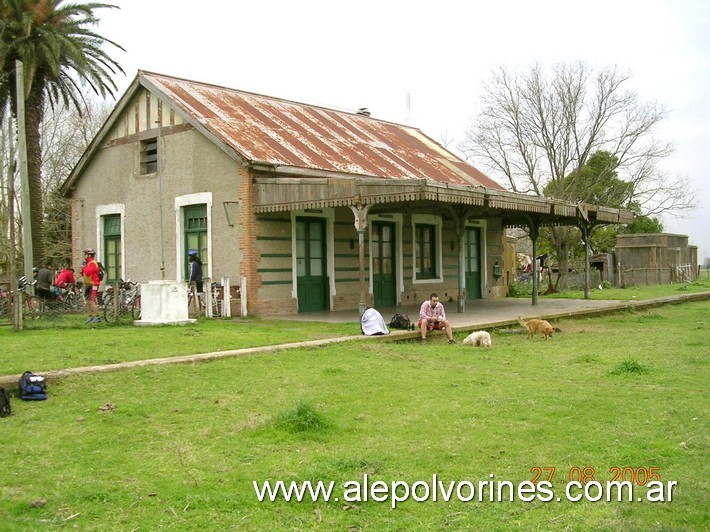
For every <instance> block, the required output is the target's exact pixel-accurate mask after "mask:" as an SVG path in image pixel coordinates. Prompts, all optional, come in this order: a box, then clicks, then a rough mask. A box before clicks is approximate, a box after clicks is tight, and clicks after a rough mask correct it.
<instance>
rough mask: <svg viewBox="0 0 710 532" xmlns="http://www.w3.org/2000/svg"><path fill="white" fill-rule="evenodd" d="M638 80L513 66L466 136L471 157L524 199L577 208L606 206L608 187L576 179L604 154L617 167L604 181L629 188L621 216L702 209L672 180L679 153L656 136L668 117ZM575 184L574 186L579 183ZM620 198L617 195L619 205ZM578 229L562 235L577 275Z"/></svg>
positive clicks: (488, 89)
mask: <svg viewBox="0 0 710 532" xmlns="http://www.w3.org/2000/svg"><path fill="white" fill-rule="evenodd" d="M628 79H629V75H628V74H626V73H623V72H621V71H619V69H617V68H616V67H607V68H603V69H600V70H594V69H592V68H591V67H589V66H587V65H586V64H584V63H582V62H576V63H572V64H558V65H555V66H554V67H553V68H552V69H551V71H550V72H549V74H548V73H547V72H546V71H545V70H543V68H542V67H541V66H539V65H533V66H531V67H529V69H528V70H527V71H524V72H520V73H513V72H509V71H508V70H507V69H506V68H505V67H501V68H500V69H498V70H497V71H495V72H494V73H493V75H492V77H491V79H490V80H489V81H488V82H487V83H486V84H485V85H484V87H483V96H482V111H481V113H480V115H479V117H478V118H477V119H476V120H475V122H474V123H473V125H472V126H471V127H470V128H469V129H468V131H467V132H466V138H465V140H464V142H463V143H462V146H461V147H460V148H461V150H462V151H463V152H464V153H465V154H466V155H467V156H468V157H470V158H472V159H473V160H474V161H475V162H476V164H479V165H481V166H483V167H486V168H487V169H488V170H489V171H491V172H492V174H493V175H501V174H502V175H503V176H505V178H506V179H507V181H508V183H509V185H510V187H511V189H512V190H513V191H515V192H520V193H527V194H534V195H537V196H543V195H548V196H552V197H557V198H560V199H565V200H570V201H590V199H592V197H593V196H592V195H593V194H594V199H595V200H597V201H599V200H600V199H602V200H603V199H604V198H599V194H598V192H599V190H598V187H597V189H596V190H595V189H594V188H590V187H588V186H587V185H588V181H585V180H584V179H575V175H578V174H580V173H581V171H582V169H583V168H584V167H585V166H586V165H587V163H588V161H589V158H590V157H591V156H592V155H593V154H594V153H596V152H598V151H605V152H607V153H608V154H609V155H610V157H609V159H608V160H609V161H611V162H613V164H610V165H609V167H608V168H606V169H605V170H604V171H603V172H601V175H600V176H599V177H600V179H604V178H606V177H607V176H608V175H611V174H616V175H617V176H618V178H619V179H620V180H621V181H623V182H625V183H628V185H625V186H624V187H623V189H624V194H625V197H624V198H623V202H622V204H621V205H617V206H619V207H627V208H630V207H632V206H633V207H634V208H635V209H636V210H640V211H641V212H643V213H644V214H647V215H651V214H660V213H662V212H667V211H680V210H684V209H690V208H693V207H694V206H695V200H694V197H693V194H692V191H691V190H690V188H689V182H688V179H687V178H685V177H680V176H677V177H671V176H669V175H667V174H665V173H663V172H662V171H661V170H660V168H659V162H660V161H661V160H663V159H664V158H665V157H667V156H668V155H670V154H671V153H672V149H673V147H672V145H671V144H670V143H668V142H663V141H661V140H659V139H657V138H656V137H655V134H654V133H655V129H656V128H657V126H658V125H659V124H660V123H661V122H662V121H663V119H664V118H665V117H666V115H667V111H666V110H665V109H664V108H663V107H662V106H660V105H658V104H656V103H655V102H641V101H640V100H639V97H638V95H637V94H636V93H635V92H633V91H630V90H626V89H625V87H624V84H625V83H626V82H627V81H628ZM570 177H571V178H570ZM618 194H619V190H615V191H610V197H618ZM569 231H570V229H569V228H559V229H557V228H553V229H552V236H551V239H552V241H553V243H554V245H555V247H556V252H557V259H558V261H559V263H560V271H561V272H563V275H564V272H566V271H567V259H568V254H569V249H566V248H567V246H566V244H564V243H565V242H569V240H570V239H569V235H568V234H565V233H569Z"/></svg>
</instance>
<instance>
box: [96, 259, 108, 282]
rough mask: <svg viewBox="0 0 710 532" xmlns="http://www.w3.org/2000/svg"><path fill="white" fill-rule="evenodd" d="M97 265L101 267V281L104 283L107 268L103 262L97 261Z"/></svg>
mask: <svg viewBox="0 0 710 532" xmlns="http://www.w3.org/2000/svg"><path fill="white" fill-rule="evenodd" d="M96 265H97V266H98V267H99V281H103V280H104V277H106V268H104V265H103V263H102V262H101V261H96Z"/></svg>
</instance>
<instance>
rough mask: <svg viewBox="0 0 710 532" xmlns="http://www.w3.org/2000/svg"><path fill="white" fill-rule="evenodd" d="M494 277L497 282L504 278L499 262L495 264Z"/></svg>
mask: <svg viewBox="0 0 710 532" xmlns="http://www.w3.org/2000/svg"><path fill="white" fill-rule="evenodd" d="M493 277H494V278H495V280H496V281H497V280H498V279H500V278H501V277H503V272H501V271H500V264H498V261H495V262H494V263H493Z"/></svg>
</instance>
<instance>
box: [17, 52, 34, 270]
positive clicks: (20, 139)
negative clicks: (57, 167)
mask: <svg viewBox="0 0 710 532" xmlns="http://www.w3.org/2000/svg"><path fill="white" fill-rule="evenodd" d="M15 90H16V92H17V148H18V157H19V160H20V168H19V170H20V201H21V203H22V240H23V241H24V244H25V246H24V247H25V253H24V257H25V263H24V264H25V277H27V282H28V283H31V282H32V263H33V262H34V257H33V253H32V214H31V210H30V179H29V176H28V173H27V136H26V134H25V78H24V69H23V68H22V61H19V60H16V61H15Z"/></svg>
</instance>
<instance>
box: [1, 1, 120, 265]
mask: <svg viewBox="0 0 710 532" xmlns="http://www.w3.org/2000/svg"><path fill="white" fill-rule="evenodd" d="M63 2H64V0H0V115H2V114H4V113H5V112H6V111H7V109H8V107H10V108H11V109H12V112H13V114H15V113H16V110H17V105H16V103H17V101H16V94H15V72H16V67H15V62H16V60H20V61H22V64H23V71H24V76H23V77H24V86H25V130H26V136H27V170H28V176H29V192H30V207H31V208H30V211H31V213H30V219H31V224H32V249H33V253H34V258H35V263H37V264H39V263H41V262H42V261H43V260H44V259H45V252H44V206H43V198H42V177H41V174H42V154H41V150H40V125H41V124H42V120H43V117H44V109H45V107H44V106H45V104H49V105H51V106H54V105H56V104H60V103H61V104H62V105H64V106H74V107H76V108H77V109H81V106H80V105H79V104H80V102H81V101H82V100H83V98H84V96H83V94H82V89H84V87H85V85H88V86H89V87H91V90H93V92H94V93H96V94H98V95H101V96H102V97H106V96H108V95H110V96H114V93H115V91H116V90H117V87H116V84H115V83H114V81H113V79H112V77H111V76H112V75H115V74H116V73H118V72H121V73H124V72H123V69H122V68H121V66H120V65H119V64H118V63H117V62H116V61H115V60H113V59H112V58H111V57H110V56H109V55H108V54H107V53H106V52H105V51H104V50H102V46H103V45H104V44H106V43H108V44H110V45H112V46H115V47H116V48H118V49H120V50H123V48H122V47H121V46H119V45H118V44H116V43H115V42H113V41H111V40H109V39H106V38H104V37H102V36H100V35H98V34H97V33H95V32H94V31H92V29H91V27H92V26H94V25H96V24H97V23H98V20H99V19H98V18H97V17H96V16H95V15H94V11H95V10H97V9H101V8H116V6H113V5H110V4H101V3H86V4H80V3H71V4H66V5H62V4H63ZM25 245H27V243H25Z"/></svg>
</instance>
